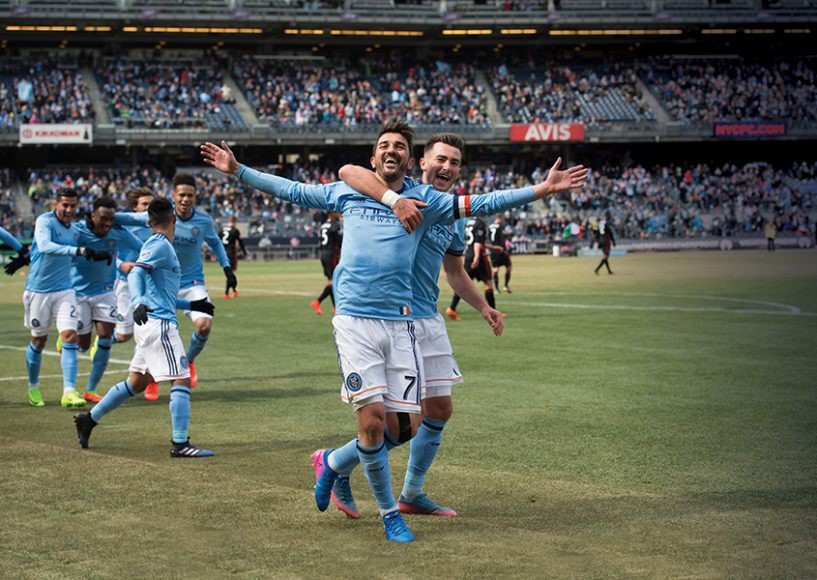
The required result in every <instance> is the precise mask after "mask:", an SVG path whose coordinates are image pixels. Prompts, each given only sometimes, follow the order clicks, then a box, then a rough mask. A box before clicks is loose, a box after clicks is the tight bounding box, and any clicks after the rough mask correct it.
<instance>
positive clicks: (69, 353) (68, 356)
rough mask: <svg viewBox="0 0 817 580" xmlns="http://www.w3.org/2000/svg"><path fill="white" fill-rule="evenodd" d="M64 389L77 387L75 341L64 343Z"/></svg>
mask: <svg viewBox="0 0 817 580" xmlns="http://www.w3.org/2000/svg"><path fill="white" fill-rule="evenodd" d="M60 362H61V364H62V390H63V391H68V390H70V389H76V388H77V345H76V344H75V343H73V342H64V343H62V356H61V357H60Z"/></svg>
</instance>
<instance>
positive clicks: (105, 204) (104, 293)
mask: <svg viewBox="0 0 817 580" xmlns="http://www.w3.org/2000/svg"><path fill="white" fill-rule="evenodd" d="M115 212H116V204H115V203H114V201H113V199H111V198H110V197H100V198H97V199H95V200H94V205H93V213H91V215H89V216H88V218H87V219H86V220H85V221H84V222H79V223H77V224H76V229H77V231H78V232H79V238H78V243H79V244H80V245H81V246H87V247H89V248H92V249H93V250H94V252H95V256H94V257H95V258H97V259H95V260H90V261H89V260H74V264H73V266H72V267H71V283H72V285H73V287H74V290H75V291H76V296H77V313H78V315H79V323H78V328H79V331H78V334H79V339H78V344H79V350H80V351H81V352H85V351H86V350H88V348H90V346H91V331H92V330H93V327H94V325H95V326H96V334H97V336H96V341H95V342H94V348H92V349H91V359H92V361H93V363H92V366H91V374H90V376H89V377H88V386H87V387H86V389H85V393H83V395H82V396H83V398H84V399H85V400H86V401H89V402H91V403H98V402H99V400H100V396H99V395H98V394H97V393H96V387H97V385H98V384H99V380H100V379H101V378H102V374H103V373H104V372H105V369H106V368H107V367H108V359H110V356H111V343H112V338H113V332H114V325H115V324H116V322H117V320H118V314H117V305H116V296H115V295H114V279H115V278H116V273H115V271H116V270H117V267H116V265H115V264H114V263H113V257H114V256H115V255H116V253H117V251H130V252H139V250H140V248H141V247H142V241H141V240H140V239H138V238H137V237H135V236H134V235H133V234H131V233H130V232H128V231H127V230H125V229H124V228H123V227H122V226H114V219H115ZM102 257H104V258H105V259H104V260H102V259H99V258H102Z"/></svg>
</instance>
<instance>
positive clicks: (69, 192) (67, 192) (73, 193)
mask: <svg viewBox="0 0 817 580" xmlns="http://www.w3.org/2000/svg"><path fill="white" fill-rule="evenodd" d="M61 197H73V198H74V199H78V198H79V195H77V190H76V189H73V188H71V187H63V188H62V189H58V190H57V199H59V198H61Z"/></svg>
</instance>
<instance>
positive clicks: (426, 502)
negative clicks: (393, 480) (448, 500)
mask: <svg viewBox="0 0 817 580" xmlns="http://www.w3.org/2000/svg"><path fill="white" fill-rule="evenodd" d="M397 505H398V506H399V507H400V512H401V513H404V514H422V515H426V516H444V517H446V518H453V517H456V516H457V512H455V511H454V510H452V509H451V508H447V507H443V506H441V505H439V504H437V503H435V502H433V501H431V500H430V499H428V496H427V495H426V494H424V493H421V494H420V495H418V496H417V497H415V498H414V499H411V500H408V499H406V498H405V497H403V496H402V495H401V496H400V499H399V500H398V501H397Z"/></svg>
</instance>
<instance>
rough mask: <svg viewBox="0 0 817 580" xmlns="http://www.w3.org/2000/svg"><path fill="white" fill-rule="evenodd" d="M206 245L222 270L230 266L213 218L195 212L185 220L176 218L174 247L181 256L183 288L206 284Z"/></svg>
mask: <svg viewBox="0 0 817 580" xmlns="http://www.w3.org/2000/svg"><path fill="white" fill-rule="evenodd" d="M202 242H204V243H206V244H207V245H208V246H209V247H210V249H211V250H212V251H213V253H214V254H215V255H216V259H217V260H218V263H219V264H221V267H222V268H226V267H227V266H229V265H230V260H229V259H228V258H227V252H225V251H224V246H222V245H221V240H219V239H218V236H217V235H216V229H215V227H214V226H213V218H211V217H210V216H209V215H207V214H206V213H201V212H198V211H196V210H195V209H194V210H193V215H191V216H190V217H189V218H188V219H186V220H183V219H182V218H180V217H178V215H177V216H176V234H175V237H174V239H173V247H174V248H176V254H178V256H179V263H180V264H181V266H182V279H181V287H182V288H189V287H190V286H200V285H203V284H204V261H203V260H202V257H201V244H202Z"/></svg>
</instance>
